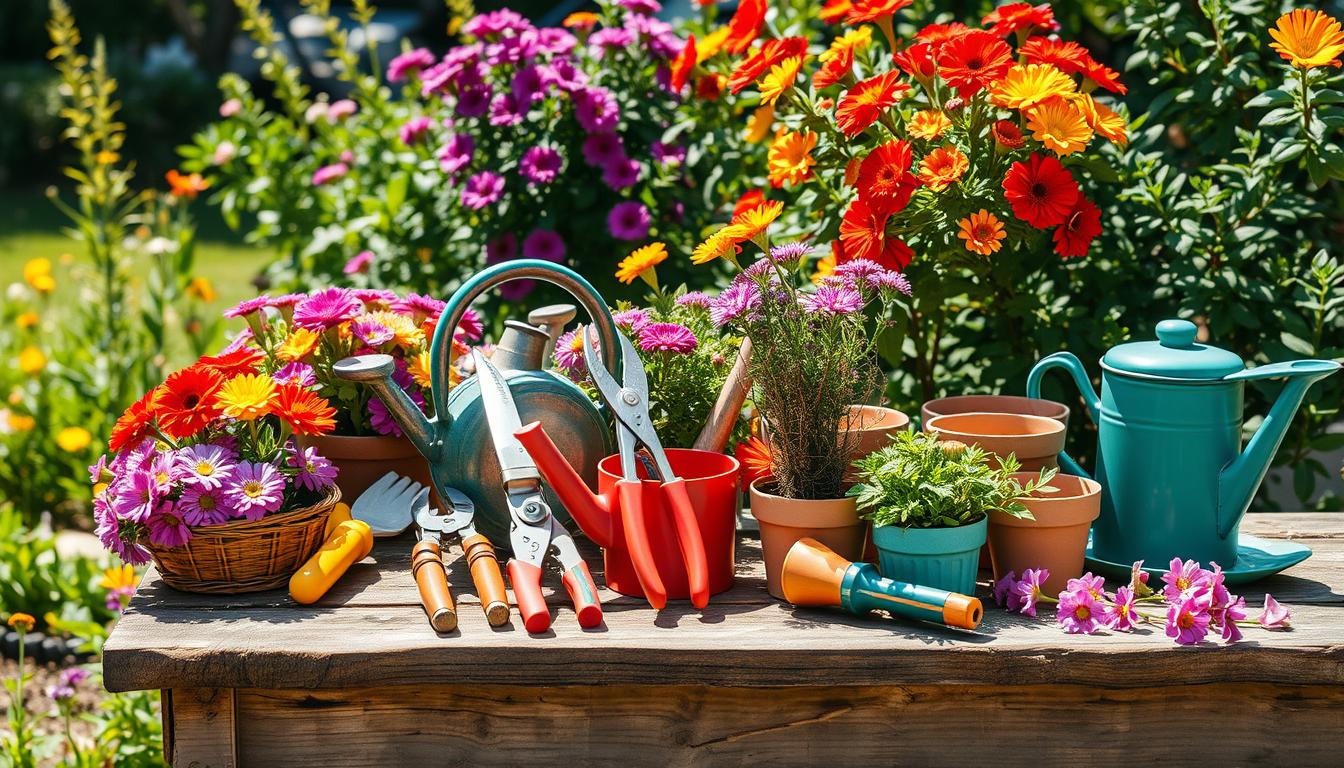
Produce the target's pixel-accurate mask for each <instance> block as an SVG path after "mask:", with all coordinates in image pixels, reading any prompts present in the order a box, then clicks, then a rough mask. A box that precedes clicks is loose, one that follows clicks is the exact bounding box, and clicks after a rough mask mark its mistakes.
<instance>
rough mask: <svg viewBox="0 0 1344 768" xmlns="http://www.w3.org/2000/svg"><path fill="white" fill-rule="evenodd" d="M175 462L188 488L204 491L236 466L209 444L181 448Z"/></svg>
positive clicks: (219, 482)
mask: <svg viewBox="0 0 1344 768" xmlns="http://www.w3.org/2000/svg"><path fill="white" fill-rule="evenodd" d="M311 370H312V369H311V368H310V369H309V371H311ZM176 461H177V466H178V468H179V469H180V471H181V473H182V480H183V482H185V483H186V484H187V486H188V487H196V488H206V489H210V488H219V487H220V486H222V485H223V484H224V483H226V482H227V481H228V480H229V478H230V477H231V476H232V474H233V468H234V467H235V466H236V459H235V458H234V457H233V456H231V455H229V452H228V451H226V450H224V448H223V447H221V446H218V445H212V444H210V443H204V444H202V445H193V446H190V447H187V448H183V449H182V450H181V451H178V453H177V457H176Z"/></svg>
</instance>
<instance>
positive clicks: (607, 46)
mask: <svg viewBox="0 0 1344 768" xmlns="http://www.w3.org/2000/svg"><path fill="white" fill-rule="evenodd" d="M634 42H635V33H634V32H631V31H630V30H628V29H623V28H621V27H607V28H606V29H599V30H597V31H596V32H594V33H593V34H591V35H589V36H588V50H589V51H591V52H592V54H593V58H595V59H600V58H602V56H603V55H604V54H605V53H606V52H607V51H608V50H612V49H615V48H625V47H628V46H629V45H631V44H632V43H634Z"/></svg>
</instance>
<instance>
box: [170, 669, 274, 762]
mask: <svg viewBox="0 0 1344 768" xmlns="http://www.w3.org/2000/svg"><path fill="white" fill-rule="evenodd" d="M235 706H236V701H235V698H234V691H233V690H231V689H228V688H176V689H173V690H167V691H164V699H163V708H164V720H165V722H166V723H167V725H168V727H167V728H165V729H164V751H165V752H166V755H167V757H168V762H169V764H171V765H172V766H173V768H235V767H236V766H238V765H240V763H239V760H238V744H237V740H236V732H237V726H238V720H237V713H236V710H235ZM264 762H266V761H259V760H255V759H248V760H245V761H244V762H243V763H241V764H243V765H261V764H262V763H264Z"/></svg>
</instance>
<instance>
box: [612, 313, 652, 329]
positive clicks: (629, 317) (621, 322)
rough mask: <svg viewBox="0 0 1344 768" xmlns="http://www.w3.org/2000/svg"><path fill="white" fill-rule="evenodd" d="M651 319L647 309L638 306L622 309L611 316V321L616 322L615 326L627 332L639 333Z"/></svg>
mask: <svg viewBox="0 0 1344 768" xmlns="http://www.w3.org/2000/svg"><path fill="white" fill-rule="evenodd" d="M651 320H652V318H650V317H649V311H648V310H647V309H640V308H638V307H632V308H630V309H623V310H621V311H620V312H616V313H614V314H612V316H611V321H612V322H613V323H615V324H616V327H617V328H619V329H621V330H622V331H627V332H629V333H639V332H640V330H641V329H643V328H644V326H646V325H648V324H649V322H650V321H651Z"/></svg>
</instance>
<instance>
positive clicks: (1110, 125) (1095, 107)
mask: <svg viewBox="0 0 1344 768" xmlns="http://www.w3.org/2000/svg"><path fill="white" fill-rule="evenodd" d="M1071 100H1072V101H1073V105H1074V106H1075V107H1077V108H1078V110H1079V111H1080V112H1082V113H1083V119H1084V120H1086V121H1087V124H1088V126H1089V127H1090V128H1091V129H1092V130H1093V132H1095V133H1096V134H1097V135H1099V136H1103V137H1105V138H1106V139H1107V140H1109V141H1110V142H1111V143H1112V144H1116V145H1118V146H1121V147H1123V146H1125V145H1126V144H1128V143H1129V129H1128V126H1126V125H1125V118H1124V117H1121V116H1120V115H1118V114H1116V113H1115V112H1113V111H1111V108H1110V107H1108V106H1106V105H1105V104H1102V103H1101V102H1099V101H1097V100H1096V99H1094V98H1092V96H1091V95H1089V94H1085V93H1080V94H1076V95H1074V96H1073V97H1072V98H1071Z"/></svg>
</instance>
